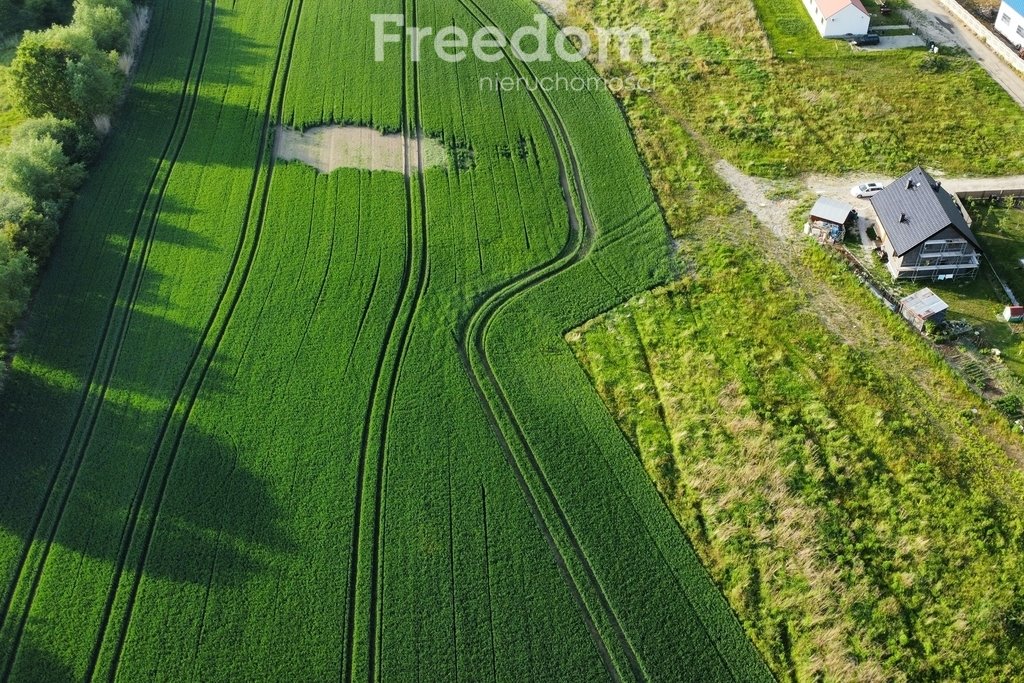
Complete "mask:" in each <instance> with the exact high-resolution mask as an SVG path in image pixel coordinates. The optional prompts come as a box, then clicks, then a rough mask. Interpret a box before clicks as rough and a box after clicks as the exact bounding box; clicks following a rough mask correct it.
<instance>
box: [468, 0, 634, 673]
mask: <svg viewBox="0 0 1024 683" xmlns="http://www.w3.org/2000/svg"><path fill="white" fill-rule="evenodd" d="M459 1H460V3H461V4H462V5H463V6H464V7H466V9H467V10H470V8H469V5H473V7H474V8H476V10H477V12H478V13H479V16H478V15H477V14H476V13H474V12H472V10H470V13H471V14H473V15H474V17H475V18H476V19H477V20H478V21H480V17H481V16H482V17H483V20H484V21H481V24H484V23H485V22H486V23H489V24H490V25H495V24H494V22H493V20H492V19H491V17H490V16H488V14H487V13H486V12H485V11H484V10H483V9H482V8H481V7H480V5H479V4H478V3H477V2H476V1H475V0H459ZM502 50H503V52H504V53H505V56H506V58H507V59H508V61H509V64H510V65H511V66H512V68H513V69H514V70H515V71H516V72H517V75H519V76H520V77H522V76H523V71H522V70H521V69H520V63H519V62H518V61H516V60H515V59H514V57H513V55H512V54H510V53H509V51H508V49H507V47H506V48H503V49H502ZM521 67H522V69H525V71H526V72H528V73H529V74H530V76H531V77H533V79H534V81H537V75H536V74H535V73H534V72H533V70H532V68H531V67H530V66H529V64H528V63H523V64H522V65H521ZM538 90H539V91H540V94H541V96H542V97H543V99H544V101H545V103H546V104H547V106H548V109H549V110H550V112H551V119H550V120H549V119H548V118H547V116H546V115H544V113H543V111H542V108H541V106H540V103H539V101H538V100H537V97H536V94H535V93H533V92H532V91H531V97H532V98H533V99H534V102H535V104H536V105H537V107H538V110H539V111H541V114H542V117H543V119H544V123H545V127H548V128H549V131H548V132H549V136H550V135H552V131H550V125H551V121H553V122H554V125H555V127H557V129H558V132H559V133H560V135H561V138H562V140H563V141H564V144H565V151H566V154H567V155H568V158H569V163H570V164H571V167H572V177H573V184H574V186H575V189H576V192H577V196H578V201H579V202H580V213H581V215H582V218H583V222H584V230H583V232H582V233H581V232H580V225H579V216H576V215H575V206H574V204H573V201H572V195H571V193H569V192H568V187H567V181H566V180H565V169H564V160H563V159H561V158H560V156H561V155H560V153H559V151H558V148H557V143H556V147H555V150H556V151H555V154H556V157H558V158H559V163H560V174H561V175H562V181H563V194H564V195H565V198H566V204H567V207H568V208H569V215H570V223H571V226H572V227H573V232H574V233H575V234H576V235H578V237H579V242H578V244H577V245H575V246H573V245H571V242H572V241H573V240H570V243H567V245H566V248H567V249H568V251H569V252H571V253H570V255H569V256H568V257H567V258H565V257H563V256H561V255H560V256H559V257H556V259H554V260H553V261H552V262H550V263H549V264H544V265H542V266H540V267H538V268H536V269H534V272H533V273H531V272H530V271H527V273H524V274H523V275H521V276H519V277H518V278H516V279H515V280H513V281H512V282H511V283H510V284H508V285H506V286H505V287H501V288H498V289H497V290H496V291H494V292H493V293H492V294H491V295H490V296H489V297H487V299H485V300H484V302H483V303H481V305H480V306H479V307H478V308H477V310H476V311H475V312H474V313H473V314H472V315H471V316H470V318H469V321H468V323H467V328H466V332H467V335H468V336H469V337H471V338H472V339H473V346H474V348H475V351H476V354H477V356H478V361H479V364H480V366H481V367H482V369H483V374H484V375H485V378H486V380H487V382H488V383H489V384H490V385H491V389H492V391H493V392H494V394H495V396H496V397H497V399H498V402H499V404H500V409H501V411H502V412H503V413H504V415H505V418H506V420H507V421H508V423H509V424H510V425H511V426H512V428H513V430H514V431H515V433H516V437H517V439H518V441H519V442H520V444H521V446H522V448H523V453H524V455H525V456H526V459H527V461H528V463H529V465H530V469H531V470H532V471H533V473H534V476H535V478H536V479H537V481H538V482H539V483H540V485H541V488H542V489H543V492H544V495H545V498H547V500H548V503H549V505H550V507H551V509H552V510H553V512H554V514H555V516H556V518H557V520H558V523H559V526H560V527H561V528H562V532H563V534H564V535H565V538H566V540H567V542H568V543H569V545H570V547H571V548H572V551H573V554H574V555H575V556H576V560H577V562H578V563H579V566H580V568H581V569H582V570H583V572H584V574H585V576H586V580H587V583H589V584H590V587H591V589H592V590H593V592H594V594H595V595H596V597H597V599H598V602H599V604H600V607H601V611H602V612H604V614H605V616H606V618H607V619H608V621H609V623H610V625H611V627H612V629H613V631H614V632H615V638H616V640H617V641H618V642H619V645H620V646H621V648H622V652H623V654H624V655H625V657H626V660H627V663H628V665H629V670H630V674H631V675H632V676H633V678H634V679H636V680H643V679H644V678H645V675H644V672H643V669H642V667H641V666H640V663H639V660H638V658H637V655H636V652H635V650H634V649H633V647H632V645H631V644H630V642H629V640H628V638H627V636H626V634H625V631H624V629H623V628H622V625H621V623H620V622H619V620H618V617H617V615H616V614H615V611H614V610H613V609H612V607H611V604H610V603H609V601H608V598H607V596H606V594H605V593H604V590H603V588H602V587H601V584H600V582H599V580H598V578H597V575H596V572H595V571H594V569H593V566H592V565H591V564H590V562H589V560H588V559H587V557H586V554H585V553H584V551H583V549H582V546H581V544H580V543H579V540H578V538H577V537H576V535H575V533H574V531H573V529H572V526H571V524H570V523H569V520H568V518H567V516H566V515H565V512H564V510H563V509H562V507H561V505H560V504H559V503H558V500H557V497H556V495H555V493H554V491H553V489H552V487H551V484H550V482H549V481H548V479H547V477H546V476H545V475H544V472H543V470H542V468H541V467H540V464H539V462H538V461H537V458H536V454H535V453H534V452H533V450H532V448H531V447H530V445H529V442H528V440H527V439H526V435H525V432H524V430H523V428H522V425H521V424H520V423H519V422H518V420H517V419H516V417H515V414H514V412H513V411H512V408H511V405H510V403H509V401H508V398H507V396H506V395H505V394H504V391H503V389H502V387H501V384H500V382H499V381H498V379H497V376H496V374H495V372H494V370H493V368H492V366H491V364H490V359H489V358H488V355H487V351H486V336H487V333H488V330H489V327H490V325H491V323H492V322H493V320H494V319H495V317H496V316H497V314H498V313H499V312H500V311H501V310H503V309H504V308H505V307H506V306H507V305H508V304H509V303H510V302H512V301H514V300H515V299H516V298H518V297H519V296H522V295H523V294H524V293H526V292H527V291H529V290H531V289H533V288H535V287H537V286H539V285H541V284H543V283H544V282H546V281H548V280H550V279H551V278H553V277H555V276H556V275H558V274H559V273H561V272H564V271H565V270H567V269H568V268H570V267H571V266H573V265H574V264H576V263H580V262H582V261H583V260H584V259H586V258H587V257H588V256H589V255H590V253H591V252H592V251H593V248H594V241H595V238H596V228H595V226H594V222H593V216H592V215H591V213H590V209H589V205H588V202H587V196H586V189H585V187H584V184H583V179H582V174H581V172H580V168H579V162H578V159H577V157H576V153H575V150H574V149H573V146H572V140H571V138H570V136H569V134H568V131H567V130H566V127H565V123H564V121H563V120H562V118H561V116H560V115H559V114H558V111H557V109H556V107H555V106H554V103H553V102H552V101H551V99H550V96H549V95H548V94H547V93H546V92H545V91H544V90H543V89H542V88H539V89H538ZM549 265H550V268H549V267H548V266H549ZM465 339H466V338H465V337H464V338H463V339H462V340H460V342H461V344H462V345H463V348H462V349H461V350H462V351H463V352H466V353H465V356H464V358H465V361H467V362H468V361H469V354H468V349H465V347H464V345H465ZM469 369H470V371H471V372H470V374H471V375H472V376H473V384H474V388H475V389H477V391H478V394H479V395H480V397H481V399H482V403H483V404H484V406H485V408H486V410H487V412H488V414H489V417H490V418H491V421H492V428H493V427H497V428H498V429H497V434H498V436H499V442H500V443H501V445H502V448H503V450H504V451H505V454H506V458H507V459H508V460H509V461H510V464H513V463H514V464H513V467H514V469H515V470H516V475H517V477H516V478H517V481H519V482H520V485H521V486H523V485H526V486H527V488H528V484H526V479H525V477H524V476H523V475H522V471H521V470H520V468H519V465H518V462H517V461H516V459H515V456H514V454H513V452H512V450H511V447H510V445H509V443H508V441H507V440H506V438H505V436H504V433H503V431H502V430H501V429H500V425H499V423H498V421H497V415H496V414H494V407H493V406H492V405H491V403H490V401H489V400H488V399H487V396H486V393H485V392H484V390H483V386H482V384H483V383H482V382H481V381H480V379H481V378H480V377H479V376H477V375H476V370H475V367H474V366H473V365H472V363H471V362H470V363H469ZM524 493H526V490H524ZM529 497H530V498H533V493H532V491H530V493H529ZM531 508H533V509H534V511H535V516H536V515H541V514H542V513H541V512H540V509H539V506H537V504H536V499H535V498H533V500H532V501H531ZM541 529H542V531H544V532H545V534H546V535H547V536H548V540H549V543H551V544H554V543H555V541H554V537H553V535H552V534H551V530H550V528H549V527H548V526H547V525H546V523H544V524H542V525H541ZM559 554H560V553H559ZM563 563H564V557H563V558H562V562H561V563H560V564H562V566H563V569H564V572H563V575H565V574H567V573H568V566H567V565H564V564H563ZM572 585H575V581H573V584H572ZM574 593H575V595H574V597H576V598H577V602H578V604H580V605H581V607H583V611H584V613H585V614H589V609H588V608H587V607H586V606H585V604H584V603H583V602H582V600H583V599H582V594H580V593H579V591H578V589H577V590H575V591H574ZM587 619H588V617H586V616H585V620H587ZM588 627H589V628H590V629H591V634H592V635H595V634H597V629H596V625H594V623H593V621H592V618H591V619H590V623H589V624H588ZM597 641H598V643H599V650H600V649H601V646H602V645H604V641H603V638H602V637H601V636H599V635H598V639H597ZM604 647H605V651H604V652H603V653H602V658H603V659H604V660H605V664H606V667H607V665H608V664H610V663H611V657H610V653H609V652H608V651H607V646H606V645H604ZM609 673H610V674H612V676H613V678H618V671H617V670H616V669H615V668H614V666H613V667H612V668H611V669H610V670H609Z"/></svg>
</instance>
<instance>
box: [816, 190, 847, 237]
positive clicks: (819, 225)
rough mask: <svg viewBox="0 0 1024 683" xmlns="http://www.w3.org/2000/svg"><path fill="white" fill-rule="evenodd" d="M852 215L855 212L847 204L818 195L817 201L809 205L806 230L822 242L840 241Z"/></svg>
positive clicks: (844, 234)
mask: <svg viewBox="0 0 1024 683" xmlns="http://www.w3.org/2000/svg"><path fill="white" fill-rule="evenodd" d="M854 216H856V212H855V211H854V210H853V207H852V206H850V205H849V204H846V203H845V202H840V201H837V200H835V199H831V198H829V197H818V201H816V202H815V203H814V206H813V207H811V214H810V222H809V223H808V224H807V230H806V232H807V234H809V235H813V236H814V237H817V238H818V239H819V240H821V241H823V242H824V241H830V242H842V241H843V238H844V237H845V236H846V227H847V226H848V225H849V224H850V221H851V219H852V217H854Z"/></svg>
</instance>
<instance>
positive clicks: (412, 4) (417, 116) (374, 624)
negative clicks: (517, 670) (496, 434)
mask: <svg viewBox="0 0 1024 683" xmlns="http://www.w3.org/2000/svg"><path fill="white" fill-rule="evenodd" d="M416 2H417V0H404V2H403V4H404V5H405V6H406V12H410V11H411V15H412V16H411V20H412V23H411V24H410V25H411V26H416V25H417V23H416V22H417V21H418V18H419V16H418V14H419V12H418V9H417V5H416ZM406 94H407V95H408V90H407V91H406ZM410 105H411V109H412V121H411V123H412V128H413V130H414V131H415V133H416V143H415V148H416V185H417V192H418V193H419V209H420V211H419V213H420V220H419V223H420V225H419V228H420V244H419V270H418V272H417V275H416V291H415V295H414V296H413V300H412V307H411V308H410V309H409V314H408V318H407V320H406V323H405V327H404V328H403V330H402V333H401V337H400V338H399V346H398V355H397V356H396V358H395V370H394V373H392V375H391V381H390V386H389V387H388V393H387V399H386V401H385V403H384V413H383V415H382V421H381V430H380V443H379V446H378V448H379V450H378V457H377V477H376V479H375V480H374V484H375V485H376V490H375V492H374V498H375V504H374V509H373V512H374V518H373V550H372V553H373V554H372V555H371V556H370V558H371V562H372V564H371V565H370V608H371V609H370V622H369V633H368V635H367V643H368V644H369V646H370V650H369V654H368V657H369V683H377V681H378V680H379V678H380V662H379V659H380V656H379V647H378V643H379V640H380V637H381V633H382V632H383V629H381V628H380V624H379V621H381V618H380V617H381V615H382V614H383V604H381V603H380V601H379V590H380V585H379V584H380V574H381V573H382V571H383V565H384V555H383V552H384V551H383V547H384V546H383V543H382V536H383V533H382V531H383V529H382V527H383V508H384V502H383V498H384V481H385V478H384V472H385V466H386V464H387V454H388V445H389V439H388V437H389V435H390V431H389V429H390V426H391V414H392V410H393V408H394V403H395V397H396V396H397V394H398V380H399V378H400V377H401V374H402V369H403V367H404V365H405V357H406V353H407V352H408V350H409V340H410V339H411V338H412V328H413V324H414V322H415V320H416V313H417V312H418V311H419V308H420V304H421V303H422V300H423V295H424V293H425V292H426V289H427V281H428V279H429V277H430V254H429V250H428V242H429V238H430V230H429V226H428V224H427V182H426V177H425V175H424V173H425V168H426V166H425V165H424V159H423V108H422V106H421V102H420V70H419V62H417V61H414V62H413V63H412V99H411V100H409V101H407V102H406V108H407V109H409V108H410ZM406 144H407V145H408V144H409V143H408V141H407V142H406ZM408 157H409V153H408V152H407V153H406V159H407V160H408ZM407 177H408V176H407ZM410 209H411V205H410Z"/></svg>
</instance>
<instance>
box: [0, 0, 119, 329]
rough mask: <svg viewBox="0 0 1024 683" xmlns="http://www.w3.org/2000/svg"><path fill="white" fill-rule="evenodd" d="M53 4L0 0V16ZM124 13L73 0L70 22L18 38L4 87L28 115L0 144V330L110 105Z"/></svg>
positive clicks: (27, 283)
mask: <svg viewBox="0 0 1024 683" xmlns="http://www.w3.org/2000/svg"><path fill="white" fill-rule="evenodd" d="M57 4H58V3H52V2H51V3H47V2H38V1H37V2H32V1H31V0H23V1H21V2H19V1H17V0H0V17H7V16H15V15H17V16H18V17H24V13H26V12H28V13H30V14H33V15H34V16H37V17H38V16H49V15H48V14H47V12H48V11H49V10H45V8H52V7H53V6H56V5H57ZM33 8H36V9H35V10H34V9H33ZM36 10H38V11H36ZM44 10H45V11H44ZM131 14H132V5H131V3H130V2H129V1H128V0H75V2H74V13H73V15H72V19H71V23H70V24H67V25H54V26H52V27H51V28H48V29H45V30H42V31H29V32H27V33H25V34H24V35H23V36H22V38H21V41H20V43H19V44H18V48H17V51H16V53H15V56H14V59H13V61H12V62H11V67H10V70H9V74H8V78H9V79H10V91H11V96H12V98H13V100H14V102H15V105H16V106H17V107H18V108H19V109H20V110H22V111H23V112H24V113H25V114H26V115H28V116H29V117H31V118H29V119H27V120H26V121H24V122H23V123H22V124H21V125H19V126H18V127H17V128H16V129H15V130H14V131H12V134H11V143H10V144H9V145H8V146H7V148H5V149H0V339H6V338H7V335H8V334H9V333H10V330H11V326H12V325H13V324H14V322H15V320H17V318H18V317H19V316H20V315H21V314H22V312H23V311H24V309H25V306H26V305H27V303H28V298H29V294H30V292H31V289H32V283H33V281H34V278H35V275H36V272H37V270H38V268H39V266H40V265H41V264H42V263H43V262H44V261H45V260H46V258H47V256H48V255H49V253H50V249H51V247H52V246H53V241H54V239H55V238H56V236H57V228H58V222H59V221H60V218H61V215H62V214H63V212H64V210H65V209H66V208H67V206H68V204H69V203H70V202H71V200H72V199H73V198H74V196H75V192H76V191H77V190H78V188H79V186H80V185H81V184H82V181H83V180H84V179H85V168H86V165H87V164H88V163H89V161H90V160H91V159H92V157H93V156H94V155H95V153H96V150H97V148H98V139H97V133H96V127H97V125H98V124H97V120H98V119H99V118H100V117H104V116H107V115H109V114H110V112H111V111H112V110H113V108H114V106H115V103H116V100H117V97H118V94H119V93H120V91H121V87H122V81H123V74H122V73H121V72H120V71H119V68H118V62H119V59H120V53H121V52H123V51H124V50H126V49H127V47H128V41H129V22H130V18H131Z"/></svg>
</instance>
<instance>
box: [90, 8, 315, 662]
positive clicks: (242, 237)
mask: <svg viewBox="0 0 1024 683" xmlns="http://www.w3.org/2000/svg"><path fill="white" fill-rule="evenodd" d="M296 2H297V5H296ZM302 5H303V0H289V2H288V5H287V7H286V10H285V18H284V21H283V25H282V29H281V37H280V39H279V42H278V47H277V55H276V58H275V63H274V69H273V72H272V75H271V81H270V87H269V88H268V92H267V101H266V105H265V111H264V115H263V129H262V133H261V136H260V145H259V148H258V151H257V155H256V162H255V164H254V167H253V179H252V183H251V185H250V188H249V197H248V200H247V204H246V210H245V215H244V217H243V220H242V224H241V230H240V232H239V238H238V241H237V243H236V246H235V250H234V253H233V254H232V260H231V264H230V265H229V268H228V273H227V276H226V277H225V278H224V284H223V286H222V287H221V291H220V294H219V296H218V298H217V301H216V303H215V305H214V308H213V310H212V311H211V313H210V316H209V318H208V319H207V323H206V325H205V327H204V329H203V333H202V335H201V337H200V339H199V342H198V343H197V344H196V347H195V349H194V350H193V353H192V357H191V358H190V360H189V363H188V366H187V368H186V370H185V374H184V375H183V377H182V379H181V381H180V382H179V384H178V388H177V390H176V391H175V394H174V396H173V398H172V400H171V403H170V405H169V407H168V410H167V412H166V413H165V415H164V420H163V423H162V425H161V428H160V432H159V434H158V436H157V440H156V443H155V444H154V446H153V448H152V450H151V451H150V458H149V461H148V462H147V467H146V473H145V475H144V477H143V480H142V482H141V483H140V486H139V489H138V490H139V494H138V496H137V498H136V501H135V502H134V504H133V508H132V512H131V515H130V520H129V525H128V527H129V528H128V531H127V533H126V536H125V539H126V540H125V543H124V544H123V545H122V549H121V550H122V551H121V552H120V553H119V556H118V566H117V570H116V572H115V575H114V577H113V579H112V581H111V588H110V590H109V591H108V595H107V600H106V605H105V608H104V617H103V625H102V628H101V629H100V632H99V634H98V636H97V640H96V644H95V649H94V660H93V661H92V662H90V667H89V676H88V678H89V679H90V680H91V679H92V678H93V677H94V676H95V673H96V666H97V665H98V663H99V655H100V653H101V650H102V646H103V642H104V640H105V639H106V632H107V629H108V628H109V626H110V620H111V618H112V616H113V606H114V603H115V601H116V598H117V594H118V592H119V591H120V588H121V580H122V578H123V575H124V568H125V565H126V564H127V559H128V553H129V552H130V549H131V546H132V544H133V542H134V541H135V535H136V532H137V530H138V522H139V517H140V514H141V509H142V507H143V503H144V500H145V495H146V493H147V492H148V490H149V486H150V483H151V479H152V475H153V472H154V471H155V469H156V464H157V461H158V460H159V456H160V452H161V451H162V450H163V446H164V444H165V443H166V439H167V436H168V433H169V432H170V430H171V422H172V421H173V418H174V415H175V413H176V412H177V409H178V407H179V406H180V405H182V397H183V395H184V394H185V389H186V387H187V386H188V383H189V378H190V377H191V376H192V374H193V371H194V370H195V368H196V366H197V365H198V364H199V359H200V357H201V356H202V354H203V349H204V348H205V347H206V344H207V341H208V340H209V339H210V335H211V333H213V332H214V327H215V325H216V323H217V319H218V318H219V317H220V313H221V311H222V309H223V305H224V301H225V300H226V299H227V298H228V293H229V291H230V289H231V282H232V280H234V279H235V275H236V273H239V270H238V268H239V265H240V264H242V251H243V249H244V246H245V241H246V239H247V238H248V235H249V232H250V231H249V223H250V220H251V218H252V214H253V208H254V206H255V204H256V194H257V191H258V188H259V184H260V182H259V181H260V175H261V170H262V168H263V165H264V159H265V158H267V156H268V152H270V154H269V159H268V161H267V172H266V180H265V182H264V185H263V192H262V196H261V198H260V205H259V211H258V213H257V219H256V223H255V225H254V227H253V230H252V244H251V245H250V247H249V251H248V254H247V256H246V259H245V262H244V265H242V270H241V273H240V274H239V277H238V284H237V286H236V288H235V292H234V293H233V294H232V296H231V300H230V302H229V304H228V307H227V310H226V311H225V313H224V316H223V319H222V320H221V324H220V327H219V328H218V329H217V331H216V333H215V334H214V338H213V342H212V344H211V345H210V349H209V352H208V353H207V355H206V359H205V361H204V362H203V365H202V367H201V368H200V371H199V374H198V375H197V377H196V382H195V384H194V386H193V388H192V390H191V391H190V392H189V395H188V398H187V400H186V402H185V405H184V409H183V411H182V416H181V419H180V420H179V423H178V426H177V428H176V430H175V432H174V438H173V441H172V443H171V449H170V452H169V453H168V456H167V462H166V465H165V467H164V469H163V471H162V472H161V478H160V480H159V483H158V488H157V492H156V501H155V503H154V506H153V509H152V512H151V514H150V516H149V519H148V524H147V525H146V531H145V535H144V538H143V543H142V546H141V547H142V550H141V552H140V554H139V558H138V561H137V562H136V564H135V571H134V572H133V577H132V582H131V587H130V589H129V593H128V598H127V600H126V603H125V608H124V610H125V611H124V614H123V615H122V618H121V622H120V626H119V629H118V633H117V639H116V641H115V643H114V646H113V647H114V650H113V653H112V654H111V663H110V670H109V673H108V676H107V678H108V680H110V681H113V680H114V679H115V678H116V676H117V671H118V667H119V666H120V663H121V656H122V654H123V652H124V646H125V642H126V639H127V635H128V628H129V626H130V623H131V618H132V615H133V613H134V607H135V603H136V598H137V597H138V591H139V586H140V584H141V581H142V575H143V572H144V568H145V565H146V562H147V560H148V558H149V553H150V552H151V550H152V545H153V538H154V535H155V531H156V522H157V518H158V517H159V512H160V508H161V507H162V506H163V503H164V499H165V497H166V493H167V485H168V482H169V480H170V474H171V471H172V470H173V467H174V464H175V462H176V460H177V455H178V450H179V447H180V445H181V441H182V439H183V437H184V434H185V431H186V428H187V426H188V422H189V418H190V417H191V414H192V411H193V409H194V408H195V404H196V400H197V398H198V396H199V393H200V391H201V390H202V387H203V384H204V382H205V380H206V376H207V374H208V373H209V371H210V368H211V366H212V365H213V361H214V359H215V358H216V355H217V352H218V350H219V349H220V345H221V343H222V341H223V339H224V336H225V334H226V333H227V329H228V326H229V324H230V322H231V318H232V315H233V314H234V312H235V309H236V307H237V306H238V302H239V301H240V300H241V298H242V294H243V293H244V291H245V287H246V284H247V283H248V278H249V274H250V272H251V270H252V266H253V263H254V262H255V260H256V254H257V252H258V249H259V245H260V237H261V235H262V231H263V225H264V222H265V219H266V212H267V205H268V202H269V195H270V187H271V183H272V179H273V172H274V161H275V159H274V156H273V152H272V151H271V150H270V149H269V148H270V136H271V131H272V126H271V121H272V116H273V114H274V107H273V101H274V94H275V93H276V92H278V90H279V91H280V92H279V93H278V103H277V108H276V114H277V117H278V119H280V117H281V114H282V112H283V110H284V97H285V92H286V90H287V85H288V74H289V71H290V68H291V59H292V55H293V54H294V48H295V38H296V34H297V33H298V26H299V18H300V17H301V15H302ZM293 6H295V7H296V8H297V9H296V12H295V21H294V27H293V30H292V37H291V43H290V46H289V53H288V59H287V61H285V64H284V67H283V69H282V59H283V56H284V49H285V43H286V42H287V38H288V29H289V27H290V25H291V23H292V22H291V16H292V8H293ZM279 76H280V88H278V77H279Z"/></svg>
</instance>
